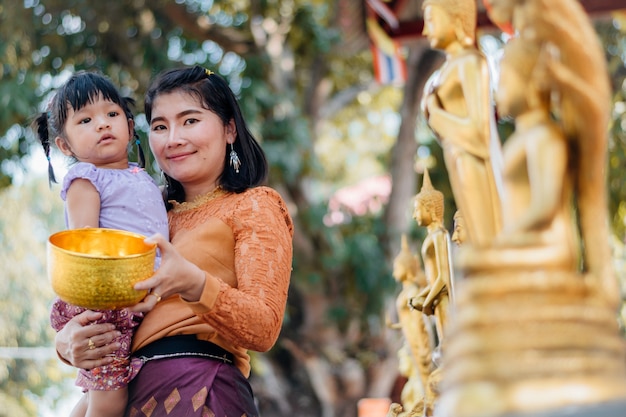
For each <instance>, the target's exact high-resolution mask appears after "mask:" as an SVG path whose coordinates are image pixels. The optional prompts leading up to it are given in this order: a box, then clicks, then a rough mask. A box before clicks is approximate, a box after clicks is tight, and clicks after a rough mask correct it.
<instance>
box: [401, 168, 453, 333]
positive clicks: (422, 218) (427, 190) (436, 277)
mask: <svg viewBox="0 0 626 417" xmlns="http://www.w3.org/2000/svg"><path fill="white" fill-rule="evenodd" d="M443 215H444V199H443V193H441V192H440V191H437V190H435V189H434V188H433V185H432V183H431V182H430V176H429V174H428V170H425V171H424V182H423V183H422V189H421V190H420V192H419V193H418V194H417V195H416V196H415V208H414V211H413V218H415V220H416V221H417V224H418V225H420V226H424V227H426V229H427V230H428V234H427V235H426V238H425V239H424V242H423V243H422V259H423V261H424V271H425V273H426V278H427V280H428V286H427V287H426V288H424V289H423V290H422V291H421V292H420V294H418V295H417V297H415V298H413V299H411V300H410V303H411V306H413V307H414V308H416V309H418V310H420V311H422V312H424V313H425V314H427V315H434V316H435V317H436V322H437V333H438V334H439V336H440V339H442V338H443V334H444V328H445V324H446V321H447V315H448V312H447V310H448V300H449V298H450V297H451V295H452V287H451V283H452V262H451V259H450V236H449V234H448V230H446V228H445V227H444V226H443Z"/></svg>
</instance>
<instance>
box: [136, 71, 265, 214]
mask: <svg viewBox="0 0 626 417" xmlns="http://www.w3.org/2000/svg"><path fill="white" fill-rule="evenodd" d="M174 91H183V92H185V93H188V94H190V95H191V96H192V97H196V98H197V99H198V101H199V102H200V104H201V105H202V107H203V108H205V109H207V110H209V111H211V112H213V113H215V114H216V115H217V116H218V117H219V118H220V119H221V121H222V123H223V124H224V126H226V125H227V124H228V123H230V121H231V120H234V122H235V127H236V129H237V136H236V138H235V142H234V143H233V147H234V150H235V152H237V154H238V155H239V159H240V161H241V166H240V167H239V172H236V171H235V169H234V168H233V167H231V166H229V159H230V156H229V155H230V145H228V144H227V145H226V146H227V148H226V152H225V154H226V155H225V159H224V169H223V171H222V174H221V175H220V177H219V179H218V181H219V185H220V186H221V187H222V188H223V189H225V190H227V191H231V192H236V193H240V192H243V191H245V190H247V189H248V188H252V187H256V186H258V185H261V184H263V183H264V182H265V180H266V178H267V173H268V165H267V159H266V158H265V153H264V152H263V149H262V148H261V146H260V145H259V143H258V142H257V140H256V139H255V138H254V136H253V135H252V133H250V130H249V129H248V126H247V124H246V122H245V120H244V118H243V115H242V114H241V109H240V107H239V103H238V101H237V98H236V97H235V95H234V93H233V92H232V90H231V89H230V86H229V85H228V83H227V82H226V80H225V79H224V78H222V77H221V76H219V75H217V74H215V73H213V72H211V71H209V70H207V69H205V68H203V67H201V66H194V67H189V68H178V69H171V70H166V71H164V72H162V73H161V74H159V75H158V76H157V77H156V78H155V79H154V81H152V83H151V85H150V87H149V88H148V91H147V92H146V96H145V101H144V106H145V113H146V120H148V122H150V120H152V107H153V105H154V101H155V100H156V98H157V97H158V96H159V95H161V94H167V93H172V92H174ZM164 177H165V182H166V184H165V185H166V190H165V194H166V195H165V200H166V203H167V201H169V200H175V201H178V202H183V201H185V191H184V189H183V187H182V185H181V184H180V183H179V182H178V181H176V180H175V179H173V178H171V177H170V176H168V175H166V174H164ZM168 207H169V205H168Z"/></svg>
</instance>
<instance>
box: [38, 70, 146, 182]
mask: <svg viewBox="0 0 626 417" xmlns="http://www.w3.org/2000/svg"><path fill="white" fill-rule="evenodd" d="M100 95H102V97H103V99H104V100H107V101H111V102H113V103H115V104H117V105H119V106H120V107H121V108H122V110H124V114H125V115H126V118H127V119H130V120H134V116H133V112H132V111H131V110H130V107H131V106H133V105H134V104H135V100H133V99H132V98H130V97H123V96H122V95H120V93H119V91H118V90H117V88H116V87H115V86H114V85H113V83H112V82H111V80H109V79H108V78H107V77H105V76H104V75H102V74H99V73H96V72H87V71H78V72H76V73H75V74H73V75H72V76H71V77H70V79H69V80H67V81H66V82H65V84H63V86H62V87H60V88H59V89H58V90H57V91H56V93H55V94H54V97H53V98H52V100H50V103H49V104H48V107H47V109H46V111H44V112H42V113H40V114H38V115H37V116H36V117H35V119H34V120H33V123H32V126H33V130H34V131H35V132H36V135H37V137H38V138H39V141H40V142H41V145H42V146H43V149H44V152H45V153H46V158H48V178H49V181H50V182H51V183H52V182H56V179H55V177H54V170H53V169H52V164H51V163H50V142H51V138H52V139H53V138H56V137H57V136H60V137H65V123H66V122H67V113H68V109H69V108H72V109H74V111H79V110H80V109H82V108H83V107H85V106H86V105H87V104H90V103H93V102H94V101H96V100H97V99H98V97H99V96H100ZM133 138H134V139H135V143H136V144H137V147H138V156H139V165H140V166H141V167H142V168H143V167H144V165H145V158H144V154H143V150H142V149H141V146H140V145H139V136H138V135H137V132H136V131H135V130H134V129H133Z"/></svg>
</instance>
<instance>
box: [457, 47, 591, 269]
mask: <svg viewBox="0 0 626 417" xmlns="http://www.w3.org/2000/svg"><path fill="white" fill-rule="evenodd" d="M541 48H542V45H540V44H538V43H537V42H533V41H532V40H527V39H523V38H517V39H514V40H511V41H509V43H508V44H507V46H506V48H505V53H504V56H503V58H502V61H501V67H500V82H499V86H498V89H497V93H496V100H497V104H498V111H499V113H500V114H501V115H502V116H509V117H513V118H514V119H515V131H514V133H513V134H512V135H511V136H510V137H509V138H508V139H507V141H506V143H505V146H504V177H503V178H504V186H505V189H506V191H507V194H506V196H507V198H506V199H505V200H504V201H503V208H504V210H503V218H504V221H503V223H504V226H503V230H502V232H501V233H500V235H499V236H498V237H497V238H496V239H495V240H494V241H493V242H492V244H491V245H489V247H486V248H468V249H466V250H465V251H463V252H462V257H461V259H460V260H459V262H460V263H461V265H462V267H463V268H464V270H465V272H470V271H472V270H474V269H481V270H483V271H484V270H488V269H491V268H498V269H501V268H524V269H537V268H539V269H554V268H558V269H560V270H567V271H572V272H573V271H578V269H579V264H580V259H579V248H578V241H579V239H578V235H577V230H576V223H575V219H574V216H573V214H574V212H573V192H574V190H573V184H572V179H571V178H572V175H573V174H572V167H571V164H570V157H571V153H572V152H571V151H570V149H569V144H568V141H567V138H566V137H565V134H564V132H563V129H562V128H561V127H560V126H559V125H558V123H557V122H556V121H554V120H553V118H552V113H551V107H550V106H551V89H552V86H551V84H549V83H546V82H545V71H546V70H547V69H546V68H547V65H548V61H549V60H550V59H551V58H550V55H549V53H548V52H547V51H546V50H543V51H542V50H541Z"/></svg>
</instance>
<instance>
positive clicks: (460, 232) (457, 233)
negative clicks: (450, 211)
mask: <svg viewBox="0 0 626 417" xmlns="http://www.w3.org/2000/svg"><path fill="white" fill-rule="evenodd" d="M452 220H453V221H454V231H453V232H452V237H451V238H450V240H451V241H453V242H454V243H456V244H457V246H461V245H462V244H463V242H465V240H466V239H467V232H466V229H465V220H463V215H462V214H461V210H457V211H455V212H454V217H453V218H452Z"/></svg>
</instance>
